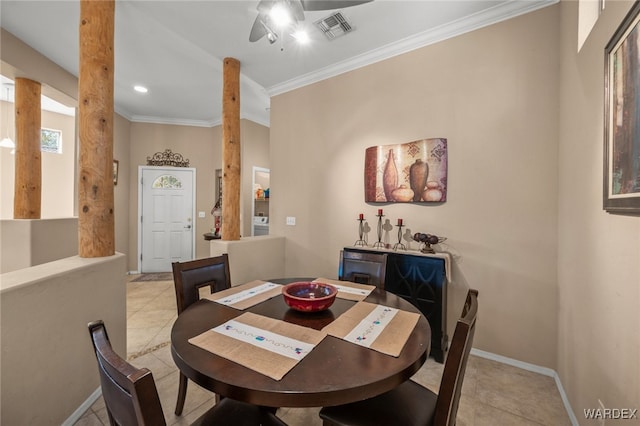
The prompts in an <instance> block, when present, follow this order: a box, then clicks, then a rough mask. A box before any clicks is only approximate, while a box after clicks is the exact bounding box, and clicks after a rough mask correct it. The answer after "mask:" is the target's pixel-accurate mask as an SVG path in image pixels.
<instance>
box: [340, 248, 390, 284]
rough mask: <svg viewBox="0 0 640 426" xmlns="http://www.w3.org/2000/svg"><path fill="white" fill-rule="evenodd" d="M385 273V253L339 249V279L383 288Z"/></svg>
mask: <svg viewBox="0 0 640 426" xmlns="http://www.w3.org/2000/svg"><path fill="white" fill-rule="evenodd" d="M386 273H387V255H386V254H385V253H360V252H355V251H344V250H340V269H339V270H338V279H339V280H342V281H351V282H354V283H360V284H370V285H375V286H376V287H379V288H381V289H384V277H385V275H386Z"/></svg>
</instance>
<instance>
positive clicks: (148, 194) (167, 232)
mask: <svg viewBox="0 0 640 426" xmlns="http://www.w3.org/2000/svg"><path fill="white" fill-rule="evenodd" d="M195 173H196V172H195V169H193V168H182V167H180V168H176V167H171V168H165V167H152V166H146V167H145V166H140V167H139V169H138V180H139V182H140V192H139V194H138V211H139V213H140V214H139V217H140V223H139V226H138V229H139V231H138V248H139V250H138V251H139V253H140V256H139V259H138V261H139V264H138V266H139V268H138V269H139V271H140V272H141V273H149V272H170V271H171V263H172V262H183V261H187V260H191V259H193V256H194V253H195V240H194V231H195V229H194V226H195V223H194V220H193V218H194V214H195Z"/></svg>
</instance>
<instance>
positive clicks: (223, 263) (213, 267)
mask: <svg viewBox="0 0 640 426" xmlns="http://www.w3.org/2000/svg"><path fill="white" fill-rule="evenodd" d="M171 266H172V268H173V281H174V284H175V290H176V302H177V306H178V314H180V313H181V312H182V311H184V310H185V309H187V308H188V307H189V306H191V305H192V304H193V303H195V302H197V301H198V300H199V299H200V289H201V288H202V287H209V291H210V293H215V292H217V291H220V290H224V289H227V288H230V287H231V274H230V273H229V256H228V255H227V254H226V253H225V254H222V255H220V256H215V257H209V258H206V259H198V260H191V261H188V262H174V263H172V264H171Z"/></svg>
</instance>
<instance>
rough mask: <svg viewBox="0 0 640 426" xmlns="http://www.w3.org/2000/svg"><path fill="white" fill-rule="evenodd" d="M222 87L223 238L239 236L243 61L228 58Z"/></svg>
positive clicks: (230, 238)
mask: <svg viewBox="0 0 640 426" xmlns="http://www.w3.org/2000/svg"><path fill="white" fill-rule="evenodd" d="M223 78H224V81H223V89H222V193H223V194H224V196H223V197H222V239H223V240H228V241H232V240H239V239H240V61H238V60H237V59H234V58H225V59H224V67H223Z"/></svg>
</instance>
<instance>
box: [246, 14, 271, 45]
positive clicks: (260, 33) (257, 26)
mask: <svg viewBox="0 0 640 426" xmlns="http://www.w3.org/2000/svg"><path fill="white" fill-rule="evenodd" d="M266 35H267V28H266V27H265V26H264V25H263V24H262V15H258V16H256V20H255V21H253V26H252V27H251V33H250V34H249V41H251V42H254V41H258V40H260V39H261V38H262V37H264V36H266Z"/></svg>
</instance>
